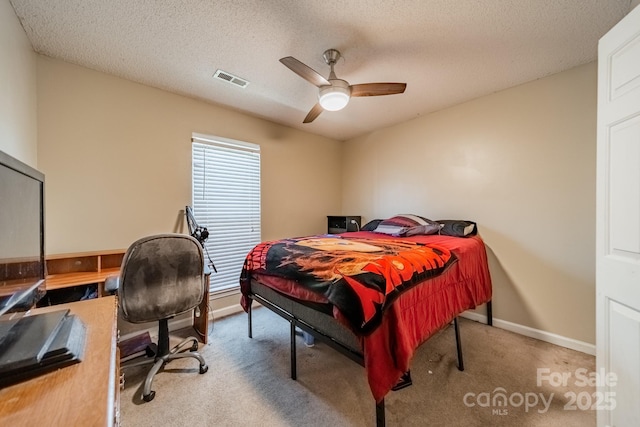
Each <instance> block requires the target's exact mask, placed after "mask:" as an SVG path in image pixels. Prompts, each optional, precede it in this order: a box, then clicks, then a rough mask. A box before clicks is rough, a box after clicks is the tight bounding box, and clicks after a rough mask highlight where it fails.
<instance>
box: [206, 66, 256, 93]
mask: <svg viewBox="0 0 640 427" xmlns="http://www.w3.org/2000/svg"><path fill="white" fill-rule="evenodd" d="M213 77H214V78H216V79H220V80H223V81H225V82H227V83H231V84H232V85H236V86H239V87H241V88H242V89H244V88H245V87H247V86H249V82H248V81H247V80H245V79H241V78H240V77H238V76H234V75H233V74H231V73H227V72H226V71H222V70H217V71H216V73H215V74H214V75H213Z"/></svg>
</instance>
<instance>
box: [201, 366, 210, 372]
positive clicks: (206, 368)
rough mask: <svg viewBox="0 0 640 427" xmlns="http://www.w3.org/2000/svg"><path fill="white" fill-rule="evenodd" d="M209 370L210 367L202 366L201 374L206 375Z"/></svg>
mask: <svg viewBox="0 0 640 427" xmlns="http://www.w3.org/2000/svg"><path fill="white" fill-rule="evenodd" d="M208 370H209V366H207V365H200V373H201V374H204V373H206V372H207V371H208Z"/></svg>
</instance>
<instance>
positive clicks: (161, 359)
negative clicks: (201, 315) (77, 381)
mask: <svg viewBox="0 0 640 427" xmlns="http://www.w3.org/2000/svg"><path fill="white" fill-rule="evenodd" d="M188 344H189V345H191V348H189V349H186V348H185V347H187V345H188ZM197 349H198V340H197V339H196V338H195V337H189V338H185V339H184V340H182V341H181V342H180V343H179V344H177V345H175V346H174V347H172V348H171V350H169V351H168V352H166V354H164V355H163V354H157V355H156V357H155V358H153V359H151V358H149V359H145V360H138V361H135V362H132V363H127V364H124V365H122V366H121V368H122V369H127V368H132V367H134V366H143V365H149V364H152V363H153V366H152V367H151V370H150V371H149V372H148V373H147V377H146V378H145V380H144V387H143V389H142V399H143V400H144V401H145V402H151V401H152V400H153V398H154V397H155V396H156V392H155V391H154V390H151V385H152V383H153V379H154V377H155V375H156V374H157V373H158V372H159V371H160V370H161V369H162V368H163V367H164V365H165V364H167V363H169V362H170V361H171V360H174V359H182V358H185V357H191V358H193V359H197V360H198V362H200V370H199V372H200V374H204V373H206V372H207V371H208V370H209V366H207V363H206V362H205V361H204V358H203V357H202V356H201V355H200V353H198V352H197V351H196V350H197ZM158 353H162V352H161V351H159V352H158Z"/></svg>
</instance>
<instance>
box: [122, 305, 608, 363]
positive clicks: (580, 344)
mask: <svg viewBox="0 0 640 427" xmlns="http://www.w3.org/2000/svg"><path fill="white" fill-rule="evenodd" d="M254 303H256V304H257V301H254ZM242 311H243V310H242V306H241V305H240V304H234V305H231V306H228V307H223V308H220V309H217V310H213V311H211V313H210V315H211V317H213V319H220V318H223V317H226V316H231V315H232V314H236V313H240V312H242ZM460 316H462V317H464V318H466V319H469V320H474V321H476V322H480V323H485V324H486V323H487V316H486V315H484V314H480V313H477V312H475V311H465V312H464V313H462V314H461V315H460ZM192 324H193V321H192V319H191V317H188V318H184V319H180V320H173V321H170V322H169V331H174V330H177V329H182V328H186V327H189V326H191V325H192ZM493 326H495V327H496V328H500V329H504V330H507V331H510V332H515V333H516V334H520V335H524V336H526V337H530V338H535V339H538V340H540V341H545V342H548V343H550V344H555V345H559V346H561V347H566V348H570V349H572V350H576V351H580V352H582V353H586V354H590V355H592V356H595V354H596V346H595V345H593V344H589V343H586V342H584V341H578V340H575V339H573V338H567V337H563V336H562V335H558V334H554V333H551V332H546V331H542V330H540V329H535V328H530V327H528V326H523V325H519V324H517V323H512V322H508V321H506V320H502V319H496V318H495V317H494V318H493ZM140 332H142V331H135V332H132V333H130V334H127V335H124V336H122V337H120V340H125V339H128V338H131V337H134V336H136V335H138V334H140ZM148 332H149V335H151V336H154V335H156V334H157V328H150V329H148Z"/></svg>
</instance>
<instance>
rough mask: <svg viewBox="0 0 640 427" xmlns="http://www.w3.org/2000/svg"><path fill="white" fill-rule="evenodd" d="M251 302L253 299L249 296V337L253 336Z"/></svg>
mask: <svg viewBox="0 0 640 427" xmlns="http://www.w3.org/2000/svg"><path fill="white" fill-rule="evenodd" d="M252 302H253V300H252V299H251V298H249V308H248V310H247V316H248V317H247V326H248V328H249V331H248V332H249V338H253V332H252V327H251V305H252V304H251V303H252Z"/></svg>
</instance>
